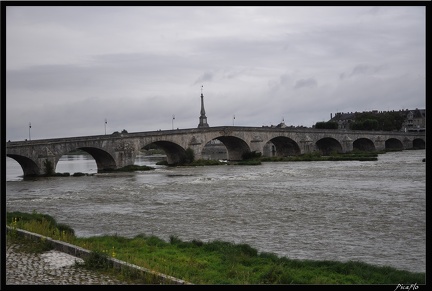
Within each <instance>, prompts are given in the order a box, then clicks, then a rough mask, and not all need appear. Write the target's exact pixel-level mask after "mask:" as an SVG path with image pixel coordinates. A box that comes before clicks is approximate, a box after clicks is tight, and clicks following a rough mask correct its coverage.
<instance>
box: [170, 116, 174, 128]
mask: <svg viewBox="0 0 432 291" xmlns="http://www.w3.org/2000/svg"><path fill="white" fill-rule="evenodd" d="M174 119H175V115H174V114H173V116H172V122H171V123H172V129H174Z"/></svg>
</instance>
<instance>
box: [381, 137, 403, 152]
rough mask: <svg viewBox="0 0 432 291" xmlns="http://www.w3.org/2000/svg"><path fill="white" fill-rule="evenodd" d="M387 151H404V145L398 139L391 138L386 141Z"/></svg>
mask: <svg viewBox="0 0 432 291" xmlns="http://www.w3.org/2000/svg"><path fill="white" fill-rule="evenodd" d="M385 149H386V150H403V143H402V142H401V141H400V140H398V139H397V138H389V139H388V140H386V141H385Z"/></svg>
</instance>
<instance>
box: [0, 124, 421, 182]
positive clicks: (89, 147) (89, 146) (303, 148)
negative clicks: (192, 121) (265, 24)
mask: <svg viewBox="0 0 432 291" xmlns="http://www.w3.org/2000/svg"><path fill="white" fill-rule="evenodd" d="M215 139H217V140H219V141H220V142H222V143H223V144H224V145H225V147H226V150H227V159H228V160H230V161H235V160H241V159H242V155H243V153H245V152H252V151H255V152H260V153H262V154H263V155H265V153H264V148H265V147H266V146H267V147H268V146H269V145H270V146H271V148H272V150H273V155H276V156H290V155H300V154H304V153H311V152H314V151H319V152H321V153H322V154H323V155H326V154H329V153H331V152H339V153H346V152H350V151H352V150H354V149H359V150H364V151H375V150H385V149H399V150H404V149H413V148H417V149H422V148H423V149H424V148H425V146H426V136H425V133H421V132H420V133H412V132H409V133H405V132H385V131H347V130H324V129H313V128H290V127H288V128H273V127H239V126H223V127H208V128H193V129H177V130H164V131H151V132H137V133H122V134H120V133H114V134H111V135H97V136H81V137H70V138H55V139H41V140H32V141H14V142H10V141H9V142H7V145H6V155H7V156H8V157H10V158H12V159H14V160H16V161H17V162H18V163H19V164H20V165H21V167H22V169H23V172H24V176H29V175H40V174H42V173H45V164H46V161H47V160H48V161H49V162H51V164H52V165H53V166H54V168H55V166H56V165H57V163H58V161H59V160H60V158H61V157H62V156H63V155H64V154H67V153H69V152H71V151H74V150H77V149H80V150H83V151H85V152H87V153H89V154H90V155H92V156H93V158H94V159H95V161H96V164H97V167H98V172H100V171H104V170H111V169H118V168H121V167H124V166H128V165H133V164H134V162H135V158H136V156H137V154H138V153H139V152H140V150H141V149H143V148H144V147H146V146H147V145H150V144H156V145H157V146H158V147H159V148H161V149H163V150H164V151H165V153H166V155H167V162H168V163H169V164H177V163H179V162H181V161H182V159H184V157H185V156H186V150H187V149H188V148H190V149H192V150H193V152H194V154H195V159H200V158H201V157H202V151H203V149H204V147H205V146H206V144H207V143H210V142H211V141H212V140H215Z"/></svg>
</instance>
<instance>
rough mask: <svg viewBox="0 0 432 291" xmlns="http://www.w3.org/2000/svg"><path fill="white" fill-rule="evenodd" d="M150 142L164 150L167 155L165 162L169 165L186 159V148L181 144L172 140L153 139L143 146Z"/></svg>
mask: <svg viewBox="0 0 432 291" xmlns="http://www.w3.org/2000/svg"><path fill="white" fill-rule="evenodd" d="M150 144H155V145H156V146H157V147H158V148H161V149H162V150H163V151H164V152H165V154H166V156H167V163H168V164H170V165H173V164H181V163H183V162H184V161H185V159H186V150H185V149H184V148H183V147H182V146H180V145H178V144H176V143H174V142H171V141H153V142H150V143H148V144H145V145H144V146H143V148H144V147H146V146H148V145H150Z"/></svg>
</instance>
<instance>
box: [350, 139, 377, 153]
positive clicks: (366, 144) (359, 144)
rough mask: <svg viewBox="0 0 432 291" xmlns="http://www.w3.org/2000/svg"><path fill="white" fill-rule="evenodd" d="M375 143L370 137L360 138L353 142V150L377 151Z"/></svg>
mask: <svg viewBox="0 0 432 291" xmlns="http://www.w3.org/2000/svg"><path fill="white" fill-rule="evenodd" d="M375 149H376V148H375V144H374V143H373V141H371V140H370V139H368V138H359V139H356V140H355V141H354V142H353V150H360V151H375Z"/></svg>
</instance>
